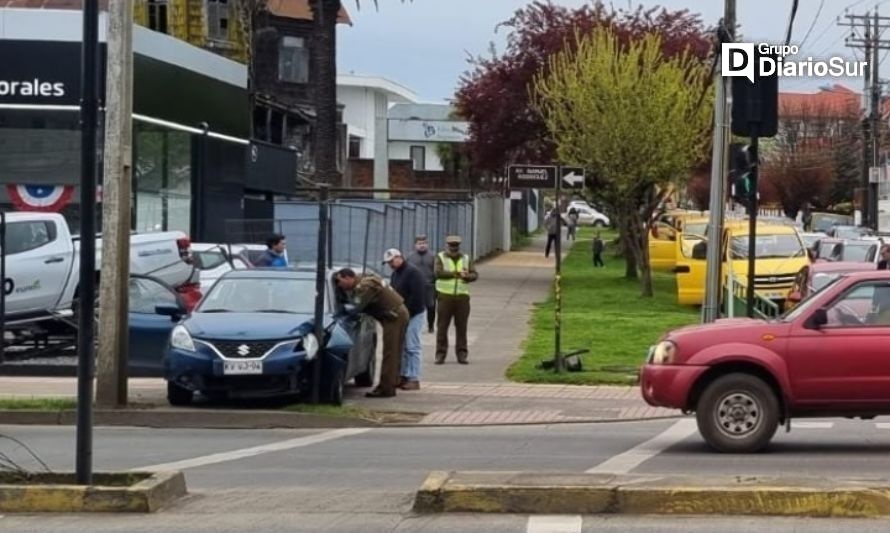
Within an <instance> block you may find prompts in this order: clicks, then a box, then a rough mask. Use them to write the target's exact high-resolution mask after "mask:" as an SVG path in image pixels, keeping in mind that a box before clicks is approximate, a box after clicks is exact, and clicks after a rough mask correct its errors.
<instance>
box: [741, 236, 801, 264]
mask: <svg viewBox="0 0 890 533" xmlns="http://www.w3.org/2000/svg"><path fill="white" fill-rule="evenodd" d="M730 246H731V248H732V259H747V258H748V236H747V235H742V236H739V237H733V238H732V243H731V244H730ZM754 249H755V255H754V257H756V258H757V259H788V258H791V257H806V255H807V252H806V250H804V247H803V244H802V243H801V242H800V239H798V238H797V235H796V234H790V233H789V234H779V235H757V236H756V237H755V248H754Z"/></svg>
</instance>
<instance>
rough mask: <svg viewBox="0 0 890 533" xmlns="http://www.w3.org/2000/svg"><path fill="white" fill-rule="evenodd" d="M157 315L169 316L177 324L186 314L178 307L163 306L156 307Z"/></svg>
mask: <svg viewBox="0 0 890 533" xmlns="http://www.w3.org/2000/svg"><path fill="white" fill-rule="evenodd" d="M155 314H158V315H161V316H169V317H170V319H171V320H172V321H174V322H176V321H178V320H179V319H180V318H182V315H183V314H184V313H183V311H182V309H180V307H179V306H178V305H172V304H163V305H156V306H155Z"/></svg>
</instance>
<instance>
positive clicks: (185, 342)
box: [170, 325, 197, 352]
mask: <svg viewBox="0 0 890 533" xmlns="http://www.w3.org/2000/svg"><path fill="white" fill-rule="evenodd" d="M170 346H172V347H173V348H177V349H179V350H185V351H187V352H195V351H197V350H196V349H195V341H193V340H192V336H191V334H189V330H187V329H185V326H182V325H179V326H176V327H175V328H173V332H172V333H170Z"/></svg>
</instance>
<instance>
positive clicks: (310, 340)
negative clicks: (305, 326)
mask: <svg viewBox="0 0 890 533" xmlns="http://www.w3.org/2000/svg"><path fill="white" fill-rule="evenodd" d="M295 350H296V351H298V352H299V351H303V352H306V360H307V361H311V360H313V359H315V356H316V355H318V337H316V336H315V335H313V334H312V333H307V334H306V335H305V336H304V337H303V338H302V339H300V340H299V342H297V345H296V347H295Z"/></svg>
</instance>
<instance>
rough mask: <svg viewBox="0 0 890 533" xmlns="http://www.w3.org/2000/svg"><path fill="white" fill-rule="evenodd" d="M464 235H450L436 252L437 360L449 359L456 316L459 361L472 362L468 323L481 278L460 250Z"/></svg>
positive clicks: (438, 361) (442, 361) (440, 361)
mask: <svg viewBox="0 0 890 533" xmlns="http://www.w3.org/2000/svg"><path fill="white" fill-rule="evenodd" d="M460 243H461V239H460V237H459V236H457V235H449V236H448V237H447V238H446V239H445V244H446V245H447V248H446V250H445V251H444V252H439V254H438V255H437V256H436V293H437V295H438V303H439V306H438V313H437V314H438V315H439V316H438V322H437V324H436V364H437V365H441V364H444V363H445V357H446V356H447V355H448V330H449V329H450V328H451V320H452V318H453V319H454V329H455V330H457V339H456V342H455V351H456V352H457V362H458V363H460V364H462V365H466V364H468V363H469V361H468V356H469V349H468V348H467V323H468V322H469V320H470V286H469V284H470V283H472V282H474V281H476V280H477V279H479V274H477V273H476V267H475V266H474V265H473V262H472V261H471V260H470V257H469V256H468V255H466V254H464V253H462V252H461V251H460Z"/></svg>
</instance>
